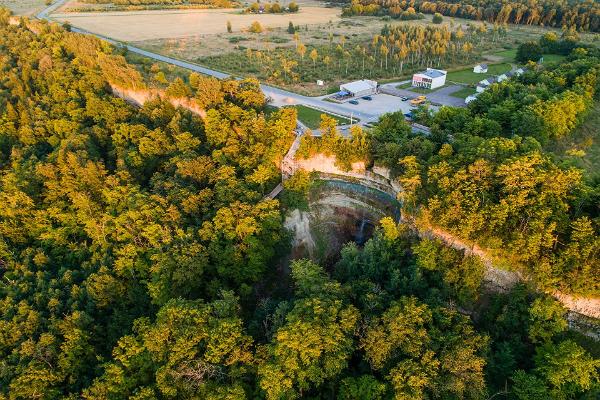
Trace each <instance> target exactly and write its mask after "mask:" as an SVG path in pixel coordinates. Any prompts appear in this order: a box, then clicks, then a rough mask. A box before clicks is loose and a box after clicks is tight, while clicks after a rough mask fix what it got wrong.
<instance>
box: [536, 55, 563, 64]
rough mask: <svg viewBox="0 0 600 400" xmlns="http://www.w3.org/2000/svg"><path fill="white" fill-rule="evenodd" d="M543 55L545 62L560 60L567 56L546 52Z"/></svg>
mask: <svg viewBox="0 0 600 400" xmlns="http://www.w3.org/2000/svg"><path fill="white" fill-rule="evenodd" d="M542 57H543V58H544V63H549V62H560V61H562V60H564V59H565V58H567V57H566V56H562V55H560V54H544V55H543V56H542Z"/></svg>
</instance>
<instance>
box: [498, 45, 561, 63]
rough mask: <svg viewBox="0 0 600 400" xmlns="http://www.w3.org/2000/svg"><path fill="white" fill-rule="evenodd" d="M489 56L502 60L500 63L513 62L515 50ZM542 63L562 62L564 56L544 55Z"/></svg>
mask: <svg viewBox="0 0 600 400" xmlns="http://www.w3.org/2000/svg"><path fill="white" fill-rule="evenodd" d="M489 55H490V56H493V57H499V58H502V61H504V62H515V57H516V55H517V49H516V48H514V49H510V50H502V51H498V52H495V53H492V54H489ZM543 57H544V62H546V63H547V62H555V61H562V60H564V59H565V58H566V56H562V55H559V54H544V56H543Z"/></svg>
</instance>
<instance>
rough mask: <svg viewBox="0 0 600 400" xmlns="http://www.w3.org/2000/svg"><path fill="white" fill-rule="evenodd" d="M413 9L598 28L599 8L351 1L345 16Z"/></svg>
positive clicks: (520, 2)
mask: <svg viewBox="0 0 600 400" xmlns="http://www.w3.org/2000/svg"><path fill="white" fill-rule="evenodd" d="M416 12H421V13H425V14H435V13H439V14H441V15H445V16H449V17H460V18H466V19H473V20H477V21H487V22H490V23H494V22H496V23H500V24H503V23H512V24H525V25H542V26H551V27H557V28H562V27H575V28H576V29H578V30H582V31H591V32H599V31H600V7H599V6H598V2H596V1H592V0H567V1H563V0H541V1H526V0H517V1H503V2H498V1H492V0H460V1H458V0H456V1H442V0H431V1H426V0H410V1H406V0H403V1H399V0H385V1H382V0H352V1H351V2H350V5H348V6H347V7H345V8H344V14H345V15H389V16H391V17H392V18H401V19H406V17H407V16H409V15H415V14H416Z"/></svg>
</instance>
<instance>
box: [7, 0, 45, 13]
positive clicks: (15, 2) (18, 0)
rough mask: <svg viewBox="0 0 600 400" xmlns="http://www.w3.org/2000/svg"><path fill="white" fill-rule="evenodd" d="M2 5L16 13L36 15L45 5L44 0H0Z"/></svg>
mask: <svg viewBox="0 0 600 400" xmlns="http://www.w3.org/2000/svg"><path fill="white" fill-rule="evenodd" d="M0 7H6V8H8V9H9V10H11V11H12V12H13V13H14V14H15V15H27V16H29V15H34V14H35V13H37V12H38V11H40V10H42V9H43V8H44V7H45V2H44V0H0Z"/></svg>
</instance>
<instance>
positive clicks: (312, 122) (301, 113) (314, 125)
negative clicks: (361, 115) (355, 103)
mask: <svg viewBox="0 0 600 400" xmlns="http://www.w3.org/2000/svg"><path fill="white" fill-rule="evenodd" d="M292 107H294V108H295V109H296V111H297V112H298V119H299V120H300V121H301V122H302V123H303V124H304V125H306V126H307V127H309V128H310V129H319V124H320V123H321V114H325V115H328V116H330V117H332V118H334V119H335V120H336V121H337V122H338V125H346V124H349V123H350V120H349V119H348V118H343V117H338V116H336V115H331V114H328V113H325V112H323V111H319V110H315V109H314V108H310V107H306V106H303V105H301V104H299V105H297V106H292ZM357 121H358V120H357V119H355V120H353V121H352V122H357Z"/></svg>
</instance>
